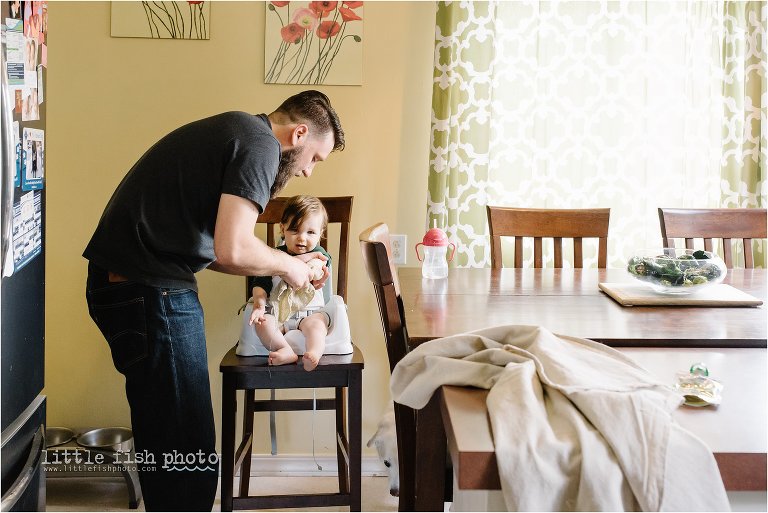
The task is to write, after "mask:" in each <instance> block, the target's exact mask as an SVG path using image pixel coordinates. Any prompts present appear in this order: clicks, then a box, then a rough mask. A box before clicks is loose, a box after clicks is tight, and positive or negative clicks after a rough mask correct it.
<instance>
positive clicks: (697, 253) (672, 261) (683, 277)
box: [627, 248, 728, 294]
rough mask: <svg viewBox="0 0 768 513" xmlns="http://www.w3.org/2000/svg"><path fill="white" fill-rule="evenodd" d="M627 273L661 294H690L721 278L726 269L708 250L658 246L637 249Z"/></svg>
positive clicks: (719, 259)
mask: <svg viewBox="0 0 768 513" xmlns="http://www.w3.org/2000/svg"><path fill="white" fill-rule="evenodd" d="M627 272H628V273H629V275H630V276H632V277H633V278H635V279H636V280H638V281H640V282H641V283H644V284H646V285H648V286H649V287H651V288H652V289H653V290H654V291H656V292H659V293H661V294H692V293H695V292H697V291H699V290H701V289H704V288H707V287H709V286H710V285H714V284H716V283H720V282H721V281H723V279H725V275H726V273H727V272H728V269H727V267H726V266H725V262H723V259H722V258H720V257H719V256H717V255H716V254H714V253H711V252H709V251H703V250H694V249H675V248H661V249H651V250H643V251H640V252H638V253H637V254H636V255H635V256H633V257H631V258H630V259H629V262H627Z"/></svg>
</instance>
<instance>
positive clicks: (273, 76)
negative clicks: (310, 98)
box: [264, 1, 364, 85]
mask: <svg viewBox="0 0 768 513" xmlns="http://www.w3.org/2000/svg"><path fill="white" fill-rule="evenodd" d="M363 18H364V16H363V2H352V1H342V2H278V1H272V2H268V3H267V4H266V30H265V32H264V82H265V83H267V84H312V85H319V84H326V85H362V83H363Z"/></svg>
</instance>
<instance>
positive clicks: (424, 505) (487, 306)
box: [398, 267, 768, 511]
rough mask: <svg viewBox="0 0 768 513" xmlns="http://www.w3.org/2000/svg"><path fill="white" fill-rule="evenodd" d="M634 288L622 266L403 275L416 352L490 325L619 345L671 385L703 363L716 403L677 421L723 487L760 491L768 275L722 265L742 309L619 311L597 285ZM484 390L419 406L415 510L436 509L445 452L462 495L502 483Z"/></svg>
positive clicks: (461, 390)
mask: <svg viewBox="0 0 768 513" xmlns="http://www.w3.org/2000/svg"><path fill="white" fill-rule="evenodd" d="M632 281H633V278H631V277H630V276H629V274H628V273H627V272H626V270H624V269H595V268H586V269H573V268H562V269H553V268H543V269H533V268H503V269H490V268H452V269H450V271H449V274H448V277H447V278H444V279H439V280H433V279H424V278H422V276H421V270H420V269H419V268H416V267H403V268H400V269H399V271H398V282H399V291H400V296H401V300H402V303H403V312H404V317H405V322H406V327H407V331H408V339H409V345H410V347H411V348H414V347H416V346H418V345H420V344H422V343H425V342H428V341H431V340H435V339H439V338H442V337H448V336H451V335H456V334H460V333H466V332H470V331H474V330H479V329H484V328H488V327H491V326H501V325H533V326H540V327H543V328H545V329H547V330H549V331H551V332H553V333H556V334H560V335H567V336H572V337H578V338H586V339H590V340H594V341H597V342H601V343H603V344H606V345H608V346H611V347H614V348H616V349H618V350H620V351H622V352H624V353H625V354H628V355H629V356H630V357H631V358H633V359H635V360H636V361H637V362H639V363H640V364H641V365H642V366H644V367H645V368H646V369H647V370H648V371H649V372H650V373H651V374H654V375H655V376H656V377H658V378H660V379H665V380H666V381H667V382H669V383H670V385H672V384H673V383H674V380H675V376H674V371H675V370H678V371H683V370H687V367H688V366H690V364H692V363H697V362H709V364H710V366H712V367H713V374H715V373H717V372H719V373H720V375H721V376H725V377H726V378H727V379H726V382H725V387H724V400H723V404H722V405H721V406H719V407H717V408H712V407H708V408H699V409H697V410H695V411H690V410H691V408H689V407H682V408H681V409H680V412H677V413H676V414H675V416H674V418H675V420H676V421H678V422H680V423H681V424H682V425H683V426H684V427H686V428H687V429H689V430H691V431H692V432H694V434H696V435H698V436H700V437H701V438H702V439H703V440H704V441H705V443H707V444H708V445H709V446H710V448H711V449H712V451H713V453H714V455H715V459H716V460H717V462H718V465H719V467H720V472H721V477H722V478H723V481H724V483H725V485H726V488H727V489H730V490H765V489H766V461H768V460H767V459H766V432H767V431H766V430H767V429H768V427H767V425H768V421H767V420H766V402H767V400H768V399H767V394H766V388H768V386H767V383H766V378H765V366H766V340H767V338H768V336H767V332H768V319H767V318H766V306H765V302H766V295H767V290H766V289H767V285H768V271H766V269H729V270H728V272H727V275H726V277H725V279H724V281H723V284H726V285H729V286H730V287H733V288H735V289H737V290H739V291H741V292H744V293H746V294H748V295H749V296H751V297H752V298H753V299H757V300H758V301H756V303H758V304H757V306H746V307H745V306H740V307H732V306H717V307H715V306H668V305H657V306H622V305H621V304H620V303H619V302H617V301H616V300H614V299H613V298H612V297H610V296H609V295H608V294H606V293H605V292H603V291H602V290H601V288H600V286H599V284H600V283H612V284H622V283H630V282H632ZM760 303H761V304H760ZM714 377H717V376H714ZM485 395H487V391H486V390H480V389H475V388H471V387H456V386H443V387H441V388H440V389H439V390H438V391H437V392H436V393H435V394H434V395H433V397H432V399H431V400H430V401H429V403H428V404H427V405H426V406H425V407H424V408H423V409H421V410H419V411H418V426H417V433H416V445H417V451H418V454H419V457H418V458H417V469H416V472H415V475H416V485H415V489H416V497H415V509H416V510H419V511H441V510H442V509H443V499H444V496H445V495H446V494H445V490H446V486H449V485H450V483H449V482H448V481H447V479H446V472H444V471H443V470H442V469H444V468H445V463H446V462H445V457H446V450H445V448H446V447H448V449H449V451H448V455H449V456H450V458H451V462H452V465H453V472H454V477H455V479H456V483H457V486H458V488H459V489H462V486H463V487H464V489H469V490H488V489H490V490H493V489H498V488H499V478H498V471H497V468H496V463H495V457H494V453H493V437H492V433H491V431H490V423H489V421H488V418H487V410H486V409H485ZM755 401H757V402H759V403H760V404H756V403H755ZM745 483H746V484H745Z"/></svg>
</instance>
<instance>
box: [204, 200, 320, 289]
mask: <svg viewBox="0 0 768 513" xmlns="http://www.w3.org/2000/svg"><path fill="white" fill-rule="evenodd" d="M258 217H259V211H258V209H257V208H256V205H255V204H254V203H253V202H252V201H250V200H247V199H245V198H241V197H240V196H235V195H232V194H222V195H221V199H220V200H219V211H218V215H217V217H216V231H215V233H214V237H213V251H214V253H215V255H216V260H215V261H214V262H213V263H211V265H209V266H208V268H209V269H212V270H214V271H219V272H223V273H227V274H236V275H239V276H280V277H282V278H283V279H284V280H285V281H286V283H288V285H290V286H291V287H294V288H297V287H303V286H304V285H306V284H307V283H308V282H309V281H310V280H311V279H312V270H311V269H310V268H309V266H308V265H307V264H305V263H304V262H302V261H301V260H299V259H298V258H293V257H291V256H290V255H288V254H287V253H284V252H282V251H278V250H275V249H272V248H270V247H269V246H267V245H266V244H265V243H264V242H263V241H262V240H261V239H259V238H258V237H256V236H255V235H254V234H253V229H254V227H255V225H256V220H257V219H258Z"/></svg>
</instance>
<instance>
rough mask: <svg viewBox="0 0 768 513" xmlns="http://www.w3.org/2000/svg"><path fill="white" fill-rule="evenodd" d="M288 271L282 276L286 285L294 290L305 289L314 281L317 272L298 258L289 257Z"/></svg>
mask: <svg viewBox="0 0 768 513" xmlns="http://www.w3.org/2000/svg"><path fill="white" fill-rule="evenodd" d="M286 265H287V269H286V270H285V272H284V273H283V274H282V275H281V277H282V278H283V280H285V283H287V284H288V286H289V287H291V288H292V289H296V290H298V289H303V288H304V287H306V286H307V284H308V283H309V282H310V281H312V278H313V277H314V274H315V271H313V270H312V268H311V267H309V266H308V265H307V264H305V263H304V261H303V260H302V259H300V258H298V257H289V258H287V259H286Z"/></svg>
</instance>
